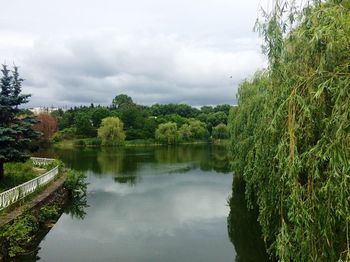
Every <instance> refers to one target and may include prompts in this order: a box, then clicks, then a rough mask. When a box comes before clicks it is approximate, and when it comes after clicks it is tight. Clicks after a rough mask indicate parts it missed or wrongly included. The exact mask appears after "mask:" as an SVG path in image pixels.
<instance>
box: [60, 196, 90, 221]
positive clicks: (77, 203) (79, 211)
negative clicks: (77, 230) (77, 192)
mask: <svg viewBox="0 0 350 262" xmlns="http://www.w3.org/2000/svg"><path fill="white" fill-rule="evenodd" d="M87 207H89V206H88V204H87V199H86V195H83V196H81V197H79V198H73V199H70V200H69V201H68V202H67V204H66V205H65V207H64V213H65V214H67V215H70V217H71V218H75V219H81V220H83V219H84V218H85V215H86V212H85V209H86V208H87Z"/></svg>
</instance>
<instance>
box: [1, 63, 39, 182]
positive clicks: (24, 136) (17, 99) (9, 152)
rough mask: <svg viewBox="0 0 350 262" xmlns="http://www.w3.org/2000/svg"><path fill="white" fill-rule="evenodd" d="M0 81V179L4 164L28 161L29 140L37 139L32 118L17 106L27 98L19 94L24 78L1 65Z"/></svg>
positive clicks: (14, 70) (15, 68)
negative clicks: (0, 74)
mask: <svg viewBox="0 0 350 262" xmlns="http://www.w3.org/2000/svg"><path fill="white" fill-rule="evenodd" d="M1 72H2V77H1V79H0V88H1V92H0V180H2V179H3V177H4V163H6V162H19V161H25V160H27V159H28V158H29V157H30V155H29V154H28V148H29V146H30V141H31V140H32V139H34V138H37V137H38V135H39V134H38V132H36V131H34V130H33V129H32V128H31V127H32V125H33V124H35V123H36V120H35V118H34V117H32V116H28V115H26V114H23V113H22V112H23V110H21V109H19V108H18V107H19V106H20V105H21V104H24V103H27V102H28V99H29V97H30V95H24V94H21V92H22V90H21V88H22V82H23V79H22V78H20V77H19V73H18V69H17V67H14V69H13V71H12V72H10V70H8V69H7V66H6V65H3V66H2V70H1Z"/></svg>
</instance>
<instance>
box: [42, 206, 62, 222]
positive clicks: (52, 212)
mask: <svg viewBox="0 0 350 262" xmlns="http://www.w3.org/2000/svg"><path fill="white" fill-rule="evenodd" d="M60 210H61V209H60V208H59V207H58V206H56V205H53V206H45V207H42V208H41V209H40V212H39V222H40V223H45V222H47V221H49V220H52V219H57V218H58V216H59V215H60Z"/></svg>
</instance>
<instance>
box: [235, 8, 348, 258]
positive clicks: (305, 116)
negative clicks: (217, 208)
mask: <svg viewBox="0 0 350 262" xmlns="http://www.w3.org/2000/svg"><path fill="white" fill-rule="evenodd" d="M345 3H348V1H337V2H336V1H324V2H321V1H315V3H314V5H309V6H308V7H306V8H304V9H303V10H302V11H300V12H296V11H295V10H296V9H295V8H294V6H293V5H286V2H285V1H277V5H276V6H275V9H274V10H273V12H272V13H270V14H266V15H265V18H266V21H265V22H264V23H262V24H260V26H259V28H260V30H261V33H262V36H263V37H264V39H265V43H266V44H265V49H264V50H265V52H266V54H267V55H268V58H269V68H268V70H267V71H266V72H262V73H260V74H257V75H256V76H255V77H254V79H253V80H252V81H245V82H244V83H243V84H242V85H241V87H240V89H239V93H238V101H239V106H238V107H237V108H234V109H231V113H230V132H231V137H232V154H233V157H234V161H233V166H234V170H235V173H236V175H241V176H243V178H244V180H245V182H246V196H247V198H248V200H249V202H250V205H251V206H252V204H253V203H256V204H257V205H258V207H259V222H260V224H261V226H262V231H263V235H264V238H265V240H266V241H267V243H269V244H270V252H271V254H274V255H275V256H276V257H278V259H279V260H281V261H291V260H293V261H336V260H342V261H348V260H349V259H350V246H349V239H350V233H349V222H350V220H349V217H350V210H349V208H350V198H349V195H350V180H349V174H350V165H349V159H350V136H349V134H350V129H349V122H350V114H349V112H350V111H349V108H350V92H349V84H350V78H349V76H350V75H349V68H350V60H349V50H350V12H349V11H350V9H349V6H348V5H347V4H345ZM284 19H287V20H284ZM295 19H297V21H298V24H297V25H296V26H295V25H293V24H292V25H291V24H290V23H291V22H293V21H294V20H295ZM288 26H289V31H288Z"/></svg>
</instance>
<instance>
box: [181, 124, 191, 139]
mask: <svg viewBox="0 0 350 262" xmlns="http://www.w3.org/2000/svg"><path fill="white" fill-rule="evenodd" d="M178 132H179V139H180V140H181V141H185V142H187V141H191V140H192V139H193V134H192V131H191V128H190V126H189V125H188V124H183V125H182V126H181V127H180V129H179V131H178Z"/></svg>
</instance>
